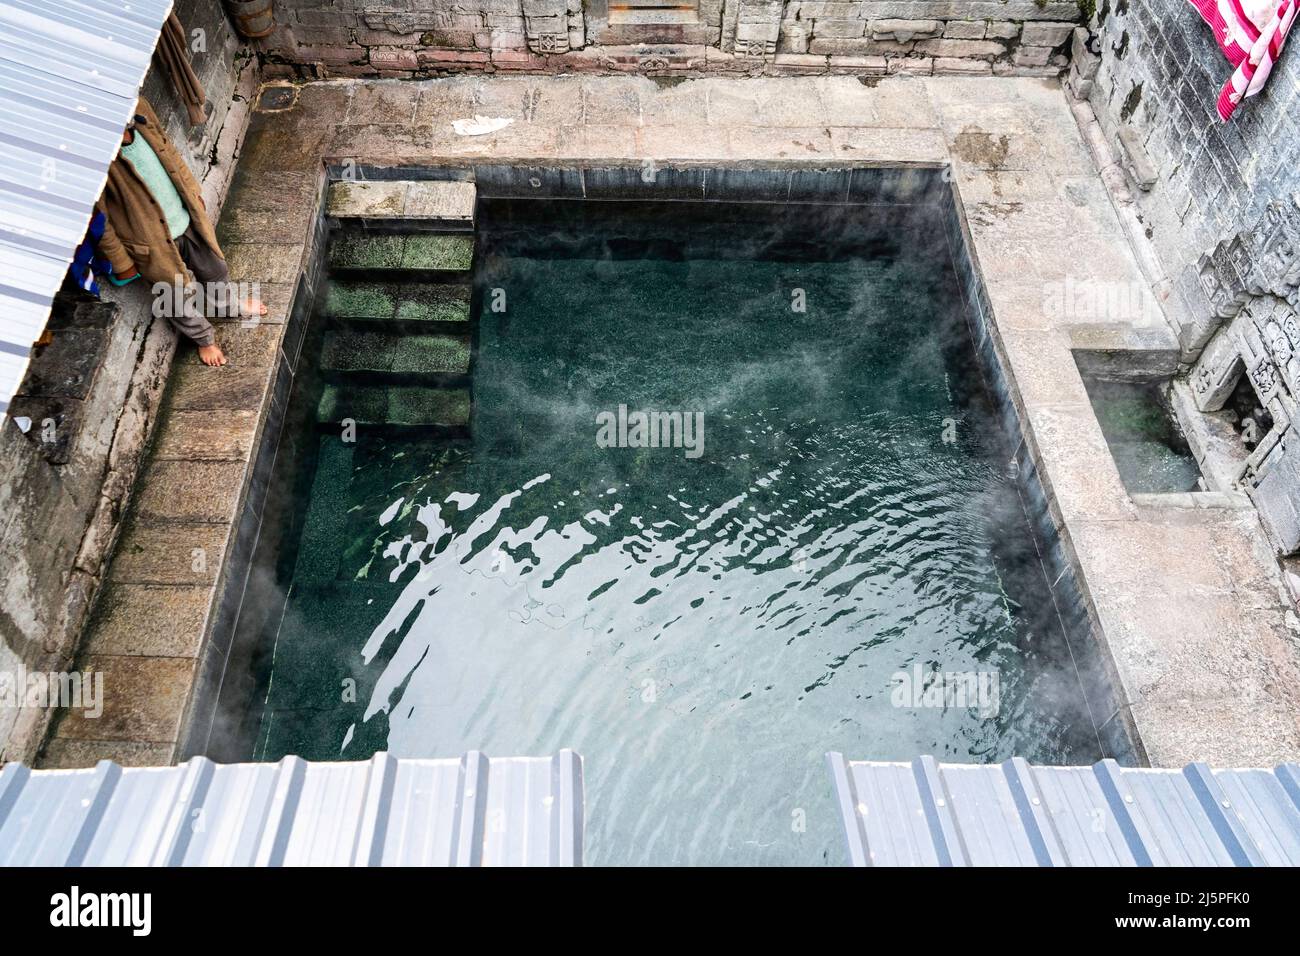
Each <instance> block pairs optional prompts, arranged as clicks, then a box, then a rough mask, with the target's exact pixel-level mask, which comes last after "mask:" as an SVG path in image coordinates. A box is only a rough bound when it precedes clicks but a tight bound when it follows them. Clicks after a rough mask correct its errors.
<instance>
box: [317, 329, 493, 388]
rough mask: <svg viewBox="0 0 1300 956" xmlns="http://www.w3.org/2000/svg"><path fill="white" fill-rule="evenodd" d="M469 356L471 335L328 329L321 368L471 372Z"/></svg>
mask: <svg viewBox="0 0 1300 956" xmlns="http://www.w3.org/2000/svg"><path fill="white" fill-rule="evenodd" d="M469 359H470V341H469V336H467V335H400V334H399V335H394V334H389V333H385V332H370V331H357V330H353V329H333V330H331V331H329V332H326V333H325V341H324V343H323V345H322V350H321V368H322V369H323V370H324V371H325V372H326V373H330V372H335V373H338V372H343V373H348V372H352V373H367V372H369V373H379V374H385V373H387V374H391V375H399V376H413V377H427V376H444V377H445V376H456V375H467V374H468V373H469Z"/></svg>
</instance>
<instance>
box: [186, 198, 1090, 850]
mask: <svg viewBox="0 0 1300 956" xmlns="http://www.w3.org/2000/svg"><path fill="white" fill-rule="evenodd" d="M936 179H937V177H936ZM954 216H955V212H954V210H953V208H952V205H951V201H949V202H948V203H947V204H945V203H943V202H934V201H929V202H910V203H909V202H891V203H875V204H871V203H866V204H862V203H817V202H789V201H787V202H782V203H769V202H763V201H751V202H722V201H719V202H705V201H686V200H681V199H675V200H672V201H667V200H664V201H659V200H655V199H653V198H652V199H650V200H647V201H641V200H637V199H631V200H624V201H595V200H585V201H582V200H579V201H574V200H566V199H533V198H522V197H521V198H491V197H490V196H489V197H484V196H483V193H482V190H480V198H479V202H478V209H477V223H476V229H475V230H474V231H473V232H465V233H463V234H461V235H459V236H457V235H450V236H432V235H428V234H424V233H418V232H407V233H401V232H397V233H393V234H389V232H386V231H383V230H375V229H373V228H372V229H369V230H353V231H348V230H346V229H344V230H336V231H335V232H334V233H333V234H332V236H331V238H330V241H329V251H328V257H327V262H326V270H327V278H326V279H325V280H324V282H323V288H321V289H319V290H318V291H317V294H316V297H315V298H316V302H317V306H316V309H315V314H314V316H313V318H312V319H311V322H310V324H309V326H308V329H307V332H306V338H305V344H304V346H303V351H302V358H301V360H300V363H299V372H298V375H297V378H296V379H295V381H294V382H293V386H292V392H291V394H290V399H289V403H288V410H287V412H286V413H285V417H284V424H283V427H282V429H281V437H280V439H279V446H278V454H277V455H276V456H275V466H274V468H273V469H272V470H271V473H270V485H269V493H268V496H267V504H266V509H265V516H264V518H263V521H262V526H261V533H260V536H259V537H258V539H257V545H256V548H255V549H254V550H253V552H252V557H251V561H250V564H249V568H250V570H249V573H248V575H247V579H248V583H247V587H246V589H243V590H242V591H241V599H240V602H239V611H238V617H237V623H236V624H235V625H234V637H233V645H232V646H233V648H234V650H233V651H232V652H231V655H230V663H229V665H228V666H227V667H226V668H225V672H224V679H223V680H222V681H221V682H220V690H219V693H216V692H214V700H217V701H218V703H214V705H213V709H214V712H215V713H216V714H217V716H216V718H215V721H214V722H213V727H214V729H213V730H212V732H211V734H210V736H209V737H208V738H207V740H206V743H205V746H204V747H203V748H202V749H204V750H206V752H208V753H210V754H213V755H215V756H218V757H220V758H225V759H248V758H249V757H251V758H253V759H257V760H278V759H280V758H281V757H282V756H284V755H287V754H297V755H300V756H303V757H306V758H309V759H313V760H339V759H363V758H366V757H368V756H369V755H371V754H372V753H374V752H375V751H377V750H390V751H391V752H393V753H394V754H396V755H399V756H420V757H444V756H454V755H457V754H459V753H462V752H464V751H466V750H469V749H476V750H482V751H484V752H486V753H488V754H492V755H500V756H507V755H542V754H548V753H552V752H554V751H556V750H558V749H560V748H564V747H568V748H572V749H574V750H576V751H578V752H579V753H581V754H582V755H583V757H584V760H585V781H586V803H587V807H586V833H587V837H586V859H587V860H588V861H589V862H592V863H596V864H618V863H657V864H687V863H728V864H779V863H804V864H807V863H813V864H818V863H830V864H839V863H841V862H843V860H844V853H843V849H842V838H841V835H840V824H839V820H838V816H837V812H836V808H835V806H834V803H833V799H832V793H831V789H830V782H829V779H828V776H827V774H826V771H825V764H824V760H823V755H824V753H825V752H826V751H828V750H841V751H844V752H845V753H847V754H850V755H852V756H853V757H855V758H864V759H865V758H871V759H899V760H903V759H910V758H912V757H913V756H916V755H918V754H934V755H936V756H937V757H938V758H939V759H941V760H946V761H967V762H990V761H998V760H1003V759H1006V758H1009V757H1011V756H1013V755H1015V756H1022V757H1026V758H1028V759H1029V760H1031V761H1033V762H1041V763H1049V764H1087V763H1091V762H1093V761H1095V760H1097V759H1100V757H1101V756H1103V755H1104V754H1106V753H1108V752H1109V751H1108V749H1107V748H1106V747H1104V746H1103V744H1102V742H1101V739H1100V737H1099V732H1098V729H1097V728H1098V724H1099V723H1101V721H1102V719H1103V718H1104V717H1107V716H1109V715H1108V714H1101V713H1094V712H1093V711H1095V710H1096V709H1097V708H1096V707H1095V706H1094V707H1092V708H1090V706H1089V699H1090V694H1089V693H1088V692H1086V691H1085V687H1086V685H1087V684H1088V681H1089V680H1090V678H1089V677H1088V676H1087V674H1086V673H1085V672H1086V671H1088V669H1089V668H1093V669H1094V670H1095V665H1093V664H1088V663H1085V662H1083V661H1081V660H1080V659H1079V658H1080V653H1081V651H1080V648H1079V647H1078V644H1079V643H1080V642H1079V641H1078V639H1077V636H1075V635H1070V636H1067V630H1068V629H1067V628H1066V627H1065V626H1063V623H1062V619H1061V615H1060V613H1059V611H1058V606H1059V602H1058V601H1057V600H1054V596H1053V593H1052V591H1051V588H1050V586H1049V581H1055V580H1057V579H1058V578H1059V577H1061V575H1059V574H1058V573H1056V572H1049V571H1047V570H1046V569H1045V565H1044V556H1043V552H1042V551H1041V548H1042V545H1041V542H1040V541H1039V540H1038V539H1037V538H1036V536H1035V532H1034V527H1035V525H1036V522H1035V521H1034V520H1031V518H1030V517H1029V514H1028V512H1027V505H1026V495H1025V493H1024V488H1023V484H1024V482H1025V478H1026V476H1025V474H1024V469H1023V468H1017V467H1016V466H1015V463H1014V461H1013V459H1014V458H1015V456H1016V454H1017V451H1018V449H1019V440H1018V437H1017V436H1013V435H1008V434H1007V428H1006V425H1005V424H1004V421H1005V418H1004V416H1003V415H1002V414H1001V413H1000V412H999V408H1000V403H999V402H998V401H997V400H996V399H995V397H994V396H993V395H992V394H991V389H992V388H993V386H991V385H986V382H985V375H984V374H983V373H982V371H981V369H982V368H984V366H985V365H987V363H984V364H983V365H982V363H981V360H980V359H979V358H978V357H977V352H976V349H975V348H974V347H973V342H972V332H971V327H970V325H969V324H968V308H969V306H968V303H967V300H966V298H965V296H964V294H963V286H962V283H961V282H959V280H958V272H957V269H956V267H955V265H954V257H953V250H952V248H951V244H952V241H953V240H952V229H951V222H950V218H951V217H954ZM985 371H987V369H985ZM1030 510H1032V509H1030ZM1072 641H1073V646H1072V643H1071V642H1072Z"/></svg>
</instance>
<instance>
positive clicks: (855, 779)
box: [826, 753, 1300, 866]
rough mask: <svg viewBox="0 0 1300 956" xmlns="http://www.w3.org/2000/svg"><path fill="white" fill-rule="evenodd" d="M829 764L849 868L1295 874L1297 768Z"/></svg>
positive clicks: (1298, 854)
mask: <svg viewBox="0 0 1300 956" xmlns="http://www.w3.org/2000/svg"><path fill="white" fill-rule="evenodd" d="M826 759H827V763H828V764H829V767H830V773H831V779H832V781H833V784H834V787H835V795H836V799H837V801H838V803H839V810H840V816H841V818H842V820H843V822H844V829H845V834H846V837H847V840H848V848H849V859H850V862H851V863H852V864H853V865H854V866H1300V765H1297V764H1283V765H1282V766H1280V767H1278V768H1277V769H1275V770H1211V769H1210V768H1209V767H1207V766H1206V765H1205V764H1196V763H1194V764H1188V766H1187V767H1185V768H1183V769H1182V770H1152V769H1134V768H1127V767H1120V766H1119V764H1117V763H1115V761H1113V760H1103V761H1101V762H1100V763H1097V764H1095V765H1093V766H1091V767H1037V766H1030V765H1029V764H1028V763H1027V762H1026V761H1025V760H1023V759H1021V758H1019V757H1017V758H1013V759H1011V760H1008V761H1007V762H1005V763H1002V764H985V765H973V764H940V763H938V762H936V761H935V759H934V758H933V757H918V758H916V759H915V760H913V761H912V762H911V763H875V762H868V761H862V762H859V761H852V762H850V761H846V760H845V759H844V756H843V755H842V754H838V753H829V754H827V755H826Z"/></svg>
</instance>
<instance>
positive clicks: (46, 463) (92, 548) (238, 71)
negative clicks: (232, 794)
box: [0, 0, 259, 763]
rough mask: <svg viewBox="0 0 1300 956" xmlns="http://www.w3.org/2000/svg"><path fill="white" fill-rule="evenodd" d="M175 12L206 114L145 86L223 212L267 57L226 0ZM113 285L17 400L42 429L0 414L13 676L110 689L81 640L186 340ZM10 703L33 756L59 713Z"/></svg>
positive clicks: (156, 76)
mask: <svg viewBox="0 0 1300 956" xmlns="http://www.w3.org/2000/svg"><path fill="white" fill-rule="evenodd" d="M176 13H177V16H178V17H179V18H180V21H181V23H182V25H183V26H184V27H185V29H186V31H187V33H188V34H189V37H190V40H191V61H192V63H193V65H194V69H195V72H196V73H197V74H198V76H199V80H200V82H201V83H202V84H203V88H204V91H205V93H206V94H207V100H208V108H209V111H210V112H209V115H208V119H207V122H206V123H204V124H202V125H199V126H195V127H193V128H191V127H190V125H189V117H188V114H187V112H186V110H185V109H184V107H183V106H182V105H181V104H180V102H179V101H178V100H177V98H176V96H175V93H174V92H173V90H172V88H171V85H170V83H169V82H168V81H167V79H166V78H165V77H164V76H162V75H161V73H160V71H158V70H157V69H153V70H151V71H150V73H149V75H148V76H147V77H146V79H145V85H144V93H145V95H146V96H147V97H148V98H149V101H150V102H151V103H152V104H153V106H154V108H155V110H156V111H157V113H158V115H159V118H160V119H161V120H162V121H163V123H164V124H166V127H167V132H168V135H169V136H170V137H171V139H172V142H173V143H174V144H175V145H176V147H177V149H178V150H179V151H180V152H181V154H182V155H183V156H184V157H185V159H186V161H187V162H188V164H189V166H190V168H191V170H193V172H194V174H195V175H196V176H197V177H198V179H199V181H200V183H201V184H202V187H203V196H204V201H205V203H206V204H207V207H208V209H209V210H212V211H213V212H214V214H215V213H216V212H217V211H219V210H220V208H221V205H222V201H223V199H224V197H225V195H226V192H227V190H228V188H229V185H230V181H231V177H232V175H233V172H234V168H235V164H236V161H237V158H238V155H239V149H240V145H241V143H242V141H243V134H244V130H245V128H246V126H247V123H248V115H249V108H250V105H251V102H252V99H253V96H254V93H255V91H256V89H257V86H258V82H259V76H258V73H259V71H258V61H257V58H256V56H255V55H254V54H253V53H252V51H251V50H249V49H248V48H247V47H245V46H244V45H242V44H241V43H240V41H239V39H238V38H237V37H236V35H235V32H234V30H233V28H232V27H231V25H230V23H229V21H228V20H227V19H226V17H225V15H224V14H223V13H222V10H221V6H220V4H218V3H215V2H211V0H178V2H177V3H176ZM196 31H198V32H196ZM102 287H103V301H102V302H101V303H98V304H94V303H82V304H80V305H72V304H71V303H70V301H69V300H64V302H63V303H61V304H58V305H56V307H55V309H54V311H53V312H52V314H51V318H50V323H49V330H50V332H51V334H52V341H51V343H50V344H49V345H47V346H44V347H43V348H42V349H40V350H38V352H37V353H36V354H35V355H34V356H33V361H32V365H31V367H30V369H29V371H28V375H27V377H26V378H25V379H24V381H23V383H22V385H21V386H20V391H19V396H16V397H15V399H14V404H13V406H12V412H13V414H14V415H23V416H26V417H30V418H31V419H32V420H33V427H32V429H31V430H30V431H29V432H28V433H27V434H23V433H22V432H21V431H19V429H18V427H17V426H16V425H15V424H14V421H13V418H11V417H6V418H4V419H3V421H0V501H3V505H4V514H5V515H6V520H5V522H4V523H3V525H0V565H3V567H4V574H3V575H2V576H0V577H3V585H2V586H0V679H3V677H4V676H6V675H13V674H15V673H17V672H19V671H20V669H22V668H25V669H26V671H27V672H28V673H36V672H40V673H49V672H51V671H54V672H64V671H68V670H70V669H71V668H72V667H74V666H76V667H86V666H92V667H95V666H99V665H101V664H102V665H104V670H105V671H106V673H107V674H108V676H107V677H106V680H105V687H106V691H105V693H106V694H110V693H112V684H113V680H114V679H115V678H114V674H116V673H118V671H112V670H109V665H112V664H113V663H114V660H113V659H106V658H101V659H97V660H96V662H94V663H91V664H88V662H87V661H86V660H84V659H83V658H81V657H78V656H77V648H76V645H77V641H78V638H79V636H80V635H81V634H82V632H83V629H84V625H85V622H86V621H87V619H88V618H89V617H90V615H91V613H92V607H93V606H94V605H95V604H96V602H100V603H101V604H102V601H101V591H102V590H103V589H102V588H101V584H102V581H103V578H104V574H105V567H106V564H107V561H108V559H109V556H110V555H111V553H112V552H113V550H114V548H115V546H116V543H117V540H118V537H119V534H120V530H121V526H122V521H123V517H124V515H125V513H126V512H127V511H128V509H129V494H130V489H131V487H132V484H133V482H134V481H135V478H136V474H137V471H138V470H139V468H140V462H141V460H142V457H143V454H144V449H145V447H146V445H147V444H148V441H149V439H150V436H151V434H152V432H153V428H154V425H155V422H156V419H157V411H158V406H159V402H160V400H161V396H162V392H163V388H164V386H165V385H166V382H167V379H168V375H169V372H170V368H171V362H172V356H173V353H174V352H175V350H176V337H175V334H174V333H173V332H172V330H171V328H170V326H169V325H168V323H167V321H166V320H165V319H162V318H158V319H155V318H154V317H153V316H152V313H151V309H150V306H151V300H150V296H149V290H148V288H147V286H146V285H145V284H144V283H142V282H137V283H132V284H131V285H128V286H125V287H122V288H115V287H113V286H110V285H109V284H108V283H107V282H103V283H102ZM47 437H48V438H49V439H51V440H48V441H47V440H46V439H47ZM119 550H120V549H119ZM106 600H111V598H109V599H106ZM160 613H167V614H170V613H171V612H170V611H169V610H168V609H167V608H160ZM170 619H179V618H170ZM11 703H12V701H11V700H9V699H8V698H6V699H0V763H2V762H4V761H7V760H26V761H28V762H30V761H31V759H32V756H33V754H34V753H35V748H36V747H37V746H39V744H40V741H41V739H42V737H43V736H44V734H45V730H46V725H47V724H48V722H49V719H50V716H51V711H49V710H48V709H46V708H41V707H14V706H11Z"/></svg>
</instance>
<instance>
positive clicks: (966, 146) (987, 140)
mask: <svg viewBox="0 0 1300 956" xmlns="http://www.w3.org/2000/svg"><path fill="white" fill-rule="evenodd" d="M1010 146H1011V144H1010V141H1009V140H1008V139H1007V137H1006V136H994V135H993V134H992V133H987V132H985V131H984V130H982V129H980V128H979V127H978V126H967V127H966V128H965V129H963V130H962V131H961V132H960V133H958V134H957V138H956V139H955V140H953V144H952V151H953V152H954V153H955V154H956V155H957V156H958V158H960V159H962V160H965V161H966V162H968V163H970V164H971V165H973V166H979V167H980V168H981V169H1001V168H1002V166H1003V165H1004V164H1005V163H1006V161H1007V152H1008V150H1009V149H1010Z"/></svg>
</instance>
